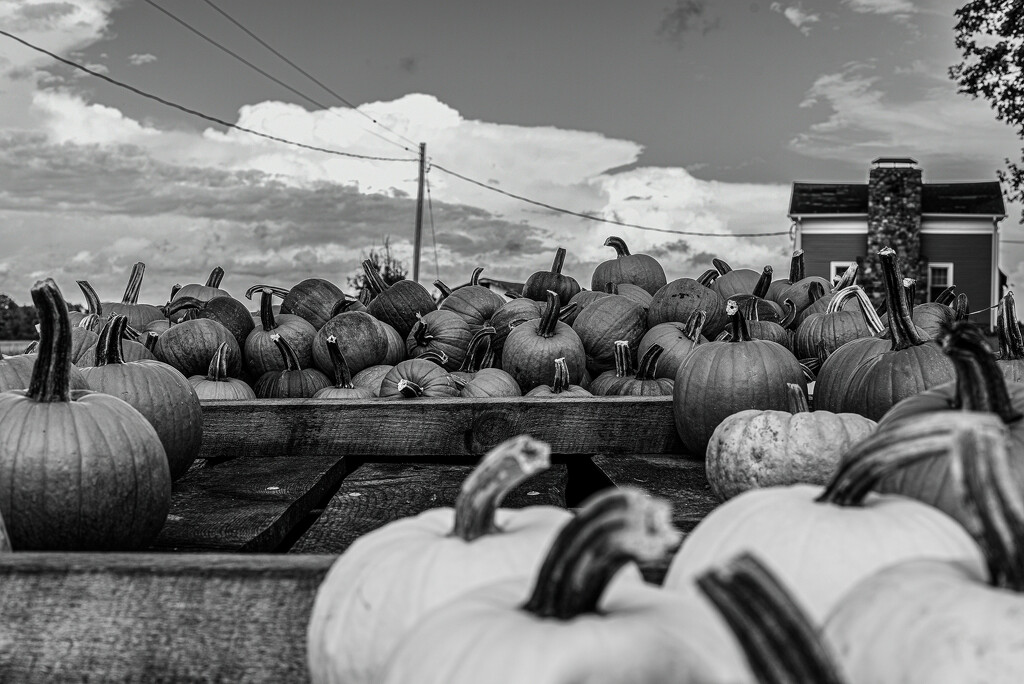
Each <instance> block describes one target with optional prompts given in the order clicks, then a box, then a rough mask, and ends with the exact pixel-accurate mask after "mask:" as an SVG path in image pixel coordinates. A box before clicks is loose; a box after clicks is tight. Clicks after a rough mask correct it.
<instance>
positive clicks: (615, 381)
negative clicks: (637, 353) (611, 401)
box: [587, 340, 635, 397]
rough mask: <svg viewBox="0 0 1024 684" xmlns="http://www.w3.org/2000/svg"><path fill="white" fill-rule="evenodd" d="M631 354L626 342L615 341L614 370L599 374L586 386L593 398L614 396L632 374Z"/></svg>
mask: <svg viewBox="0 0 1024 684" xmlns="http://www.w3.org/2000/svg"><path fill="white" fill-rule="evenodd" d="M633 356H634V354H633V352H632V351H630V348H629V341H628V340H615V368H613V369H612V370H606V371H605V372H603V373H601V374H600V375H598V376H597V377H595V378H594V379H593V380H591V381H590V384H589V385H588V386H587V389H588V390H589V391H590V392H591V394H593V395H594V396H595V397H608V396H614V395H615V394H616V391H617V390H618V388H619V386H620V385H621V384H622V383H624V382H625V381H626V379H627V378H629V377H630V376H632V375H633V374H634V372H635V371H634V365H633Z"/></svg>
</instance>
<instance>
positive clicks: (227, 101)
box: [0, 0, 1024, 304]
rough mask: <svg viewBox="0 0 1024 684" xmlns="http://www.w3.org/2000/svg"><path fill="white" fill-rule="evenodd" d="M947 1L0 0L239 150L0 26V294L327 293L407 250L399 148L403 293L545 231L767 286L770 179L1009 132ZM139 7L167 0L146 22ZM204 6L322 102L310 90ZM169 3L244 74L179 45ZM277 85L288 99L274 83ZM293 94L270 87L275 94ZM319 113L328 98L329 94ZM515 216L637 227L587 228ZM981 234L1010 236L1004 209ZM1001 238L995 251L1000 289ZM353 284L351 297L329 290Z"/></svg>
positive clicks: (942, 164) (929, 172)
mask: <svg viewBox="0 0 1024 684" xmlns="http://www.w3.org/2000/svg"><path fill="white" fill-rule="evenodd" d="M959 4H961V2H959V1H954V0H801V2H790V1H785V2H763V1H737V0H629V1H628V2H626V1H625V0H615V1H612V0H559V1H558V2H551V1H550V0H517V2H514V3H509V2H501V3H499V2H494V1H493V0H416V1H415V2H413V1H411V0H372V1H370V0H346V2H343V3H342V2H334V1H328V0H295V1H294V2H280V1H279V0H208V1H207V0H189V1H188V2H185V1H183V0H70V1H67V0H0V29H3V30H4V31H7V32H10V33H12V34H15V35H17V36H19V37H21V38H23V39H25V40H28V41H30V42H33V43H35V44H37V45H40V46H42V47H45V48H46V49H48V50H50V51H52V52H54V53H56V54H59V55H60V56H62V57H64V58H66V59H70V60H73V61H75V62H78V63H80V64H83V65H86V66H88V67H89V68H91V69H93V70H94V71H98V72H100V73H103V74H106V75H108V76H109V77H111V78H114V79H117V80H119V81H123V82H125V83H128V84H130V85H132V86H134V87H136V88H139V89H141V90H144V91H148V92H150V93H152V94H154V95H158V96H159V97H161V98H164V99H166V100H169V101H172V102H175V103H178V104H180V105H183V106H185V107H187V108H190V109H193V110H196V111H199V112H202V113H205V114H207V115H209V116H212V117H214V118H216V119H220V120H222V121H227V122H229V123H233V124H236V125H239V126H243V127H246V128H249V129H251V130H256V131H259V132H262V133H265V134H267V135H271V136H276V137H279V138H284V139H288V140H292V141H296V142H301V143H303V144H305V145H310V146H314V147H321V148H325V149H329V150H333V151H341V152H347V153H354V154H358V155H365V156H371V157H384V158H387V159H399V160H400V161H379V160H363V159H354V158H351V157H345V156H342V155H337V154H327V153H324V152H321V151H314V150H309V149H302V148H298V147H294V146H289V145H286V144H282V143H279V142H273V141H270V140H266V139H262V138H257V137H254V136H252V135H250V134H248V133H243V132H240V131H238V130H235V129H230V128H228V127H225V126H222V125H218V124H214V123H211V122H210V121H208V120H203V119H200V118H197V117H195V116H192V115H189V114H186V113H184V112H182V111H179V110H176V109H173V108H170V107H167V106H165V105H163V104H160V103H157V102H154V101H151V100H148V99H145V98H142V97H140V96H139V95H137V94H134V93H131V92H128V91H126V90H123V89H120V88H118V87H116V86H114V85H111V84H109V83H105V82H103V81H101V80H99V79H97V78H94V77H92V76H88V75H85V74H82V73H81V72H76V71H75V70H74V69H72V68H70V67H67V66H64V65H61V64H59V63H58V62H56V61H55V60H53V59H51V58H49V57H46V56H44V55H40V54H39V53H35V52H33V51H31V50H29V49H27V48H24V47H22V46H20V45H18V44H17V43H15V42H14V41H12V40H10V39H9V38H6V37H3V36H0V239H2V240H3V242H4V249H3V251H2V253H0V291H3V292H5V293H7V294H9V295H10V296H12V297H13V298H14V299H15V300H16V301H19V302H23V301H27V300H28V289H29V287H30V286H31V285H32V283H33V282H34V281H35V280H37V279H39V278H41V277H53V278H55V279H56V280H57V282H58V284H60V286H61V289H62V290H63V291H64V293H65V295H66V296H67V297H68V299H69V300H71V301H81V299H82V298H81V296H80V294H79V293H78V291H77V288H76V287H75V281H76V280H80V279H88V280H89V281H90V282H91V283H92V284H93V285H94V286H95V288H96V289H97V290H98V292H99V293H100V295H101V298H103V299H105V300H116V299H119V298H120V296H121V293H122V291H123V290H124V286H125V282H126V280H127V277H128V273H129V270H130V268H131V265H132V264H133V263H135V262H136V261H143V262H145V263H146V265H147V270H146V278H145V281H144V284H143V289H142V300H143V301H147V302H151V303H157V304H160V303H163V302H164V301H166V299H167V296H168V294H169V290H170V287H171V285H173V284H175V283H181V284H185V283H190V282H203V281H205V279H206V276H207V274H208V273H209V271H210V270H211V269H212V268H214V267H215V266H222V267H223V268H224V269H225V271H226V276H225V278H224V282H223V286H224V287H225V288H226V289H227V290H228V291H229V292H231V293H232V294H234V295H235V296H236V297H242V293H243V292H244V291H245V289H247V288H248V287H249V286H250V285H253V284H255V283H265V282H269V283H271V284H275V285H281V286H284V287H288V286H290V285H293V284H295V283H296V282H298V281H299V280H301V279H303V278H307V277H314V276H316V277H324V278H328V279H330V280H333V281H334V282H336V283H338V284H340V285H342V286H343V287H345V286H346V280H347V278H348V277H349V276H351V275H354V274H355V273H356V272H357V271H358V268H359V263H360V261H361V259H362V258H364V257H365V256H366V254H367V253H368V252H369V250H370V249H374V248H376V249H379V248H380V246H381V245H382V241H383V240H384V239H385V237H387V238H388V239H389V240H390V243H391V245H392V247H393V249H394V252H395V254H396V255H397V256H398V257H399V258H401V259H402V260H404V261H405V262H406V263H410V262H411V259H412V253H413V234H414V223H415V210H416V202H415V197H416V192H417V172H418V165H417V163H416V161H415V158H416V155H417V154H418V150H417V143H419V142H424V143H426V145H427V156H428V161H429V163H430V165H431V166H430V170H429V173H428V174H427V183H428V187H429V193H428V198H429V202H428V207H427V210H426V212H425V218H424V239H423V249H422V260H421V273H420V280H421V282H423V283H424V284H425V285H428V286H429V284H430V283H431V282H433V280H434V279H435V278H437V277H440V279H442V280H444V281H445V282H448V283H449V284H458V283H462V282H465V281H466V279H467V278H468V276H469V274H470V273H471V271H472V270H473V268H474V267H476V266H482V267H484V269H485V270H484V276H490V277H494V278H499V279H505V280H515V281H522V280H524V279H525V278H526V277H527V276H528V275H529V274H530V273H532V272H534V271H537V270H544V269H546V268H548V267H549V265H550V263H551V259H552V257H553V255H554V252H555V250H556V248H558V247H565V248H566V249H567V251H568V256H567V258H566V262H565V269H564V270H565V272H566V273H568V274H569V275H572V276H574V277H576V278H578V279H579V280H580V281H581V283H582V284H583V285H584V286H585V287H586V286H589V284H590V275H591V273H592V272H593V269H594V267H595V266H596V265H597V264H598V263H599V262H601V261H603V260H605V259H608V258H611V257H612V256H613V252H612V251H611V250H610V248H607V247H603V246H602V243H603V242H604V239H605V238H606V237H607V236H609V235H618V236H621V237H622V238H624V239H625V241H626V242H627V244H628V245H629V247H630V249H631V250H632V251H633V252H645V253H648V254H652V255H654V256H656V257H657V258H658V259H659V260H661V261H662V263H663V264H664V266H665V269H666V272H667V274H668V277H669V279H673V278H678V277H682V276H690V277H695V276H696V275H697V274H699V273H701V272H703V271H704V270H705V269H706V268H708V267H710V262H711V259H712V258H713V257H715V256H720V257H722V258H724V259H726V261H728V262H729V263H730V264H732V265H733V266H734V267H750V268H757V269H760V267H761V266H763V265H764V264H772V265H773V266H774V267H775V268H776V271H777V272H779V273H780V274H782V273H785V272H786V269H787V264H788V256H789V254H790V251H791V249H792V244H791V242H790V239H789V237H788V236H787V235H779V236H767V237H759V238H751V237H737V235H744V234H748V233H771V232H782V233H785V232H786V231H788V229H789V226H790V221H789V219H788V218H787V217H786V211H787V207H788V202H789V195H790V188H791V184H792V182H793V181H842V182H866V179H867V173H868V168H869V166H870V161H871V160H872V159H874V158H876V157H879V156H899V157H903V156H909V157H912V158H914V159H916V160H918V161H919V162H920V165H921V168H922V169H923V171H924V178H925V181H926V182H928V181H936V182H937V181H951V180H995V178H996V170H997V169H998V168H1000V167H1001V165H1002V163H1003V160H1004V158H1006V157H1008V156H1009V157H1012V158H1016V157H1017V155H1018V154H1019V151H1020V148H1021V145H1022V143H1021V141H1020V140H1019V139H1017V138H1016V137H1015V136H1014V134H1013V131H1012V130H1011V129H1010V128H1009V127H1008V126H1006V125H1005V124H1003V123H1001V122H999V121H997V120H996V119H995V115H994V113H993V112H992V110H991V109H990V107H989V106H988V104H987V103H986V102H984V101H981V100H972V99H971V98H969V97H967V96H965V95H961V94H958V93H957V92H956V85H955V84H954V83H953V82H952V81H950V80H949V78H948V77H947V75H946V71H947V69H948V67H949V66H950V65H952V64H954V63H955V62H956V61H958V57H959V55H958V53H957V51H956V48H955V46H954V44H953V26H954V24H955V17H954V11H955V10H956V8H957V6H958V5H959ZM160 8H162V9H163V10H166V13H165V12H161V10H160ZM218 8H219V9H220V10H222V11H223V12H224V13H226V14H227V15H229V16H230V17H231V18H233V19H234V20H236V21H237V22H238V23H240V24H242V25H243V26H244V27H245V28H247V29H248V30H249V31H250V32H251V33H253V34H255V35H256V36H258V37H259V38H260V39H262V40H263V41H264V42H265V43H267V44H269V45H270V46H271V47H273V48H274V49H275V50H276V51H278V52H279V53H281V54H282V55H284V56H285V57H287V58H288V59H289V60H290V61H292V62H293V63H295V64H297V65H299V66H300V67H301V68H302V69H303V70H304V71H306V72H307V73H308V74H310V75H312V76H313V77H315V78H316V79H317V80H319V81H320V82H321V83H322V84H324V85H326V86H327V87H328V88H329V89H330V90H331V91H333V93H331V92H328V91H327V90H325V89H323V88H321V87H320V86H318V85H317V84H316V83H314V82H312V81H310V80H308V79H307V78H306V77H305V76H304V75H302V74H301V73H300V72H298V71H296V70H295V69H293V68H292V67H291V66H289V65H288V64H286V63H285V62H283V61H281V60H280V59H279V58H278V57H277V56H275V55H274V54H273V53H272V52H270V51H268V50H267V49H266V48H264V47H263V46H261V45H260V44H259V43H258V42H256V41H255V40H253V39H252V38H251V37H250V36H248V35H247V34H246V33H245V32H243V31H242V30H241V29H240V28H239V27H238V26H236V25H234V24H232V23H231V21H229V20H228V18H226V17H225V16H224V14H221V13H219V12H218V11H217V9H218ZM167 13H171V14H173V15H174V16H176V17H177V18H178V19H180V20H181V21H183V22H185V23H187V24H189V25H191V26H193V27H194V28H196V29H198V30H199V31H201V32H203V33H204V34H206V35H207V36H209V37H210V38H212V39H214V40H215V41H217V42H218V43H220V44H221V45H223V46H224V47H225V48H227V49H229V50H231V51H234V52H235V53H237V54H238V55H240V56H242V57H243V58H245V59H246V60H248V61H250V62H251V63H253V64H255V65H256V66H258V67H259V68H260V69H262V70H264V71H266V72H267V73H269V74H270V75H271V76H273V77H274V78H276V79H278V80H279V81H280V82H281V83H283V84H285V85H284V86H282V85H281V84H280V83H275V82H274V81H273V80H270V79H269V78H267V77H266V76H264V75H261V74H259V73H257V72H256V71H254V70H252V69H250V68H249V67H248V66H246V65H245V64H243V63H242V62H240V61H237V60H236V59H235V58H233V57H232V56H230V55H229V54H226V53H225V52H223V51H221V50H219V49H218V48H216V47H214V46H213V45H211V44H210V43H208V42H205V41H204V40H203V39H202V38H201V37H199V36H197V35H196V34H195V33H193V32H190V31H189V30H188V29H187V28H186V27H185V26H183V25H182V24H181V23H179V22H176V21H175V19H174V18H172V17H171V16H168V14H167ZM285 86H287V87H285ZM296 91H297V92H296ZM337 96H340V97H341V98H343V99H344V100H345V102H342V101H341V100H339V99H338V98H337ZM444 170H448V171H454V172H456V173H458V174H461V175H463V176H466V177H468V178H471V179H474V180H476V181H478V182H480V183H483V184H486V185H490V186H492V187H494V188H498V189H500V190H503V191H504V192H507V193H512V194H515V195H519V196H522V197H526V198H529V199H532V200H535V201H536V202H539V203H541V204H546V205H550V206H553V207H558V208H563V209H568V210H571V211H573V212H577V213H582V214H586V215H592V216H598V217H604V218H607V219H612V220H618V221H623V222H627V223H634V224H639V225H641V226H645V227H648V228H657V229H660V230H661V231H682V232H698V233H710V234H711V235H708V236H687V235H680V234H673V233H671V232H659V231H655V230H642V229H639V228H631V227H623V226H615V225H610V224H606V223H599V222H596V221H590V220H587V219H585V218H581V217H579V216H573V215H568V214H564V213H560V212H556V211H553V210H551V209H548V208H545V207H542V206H538V205H536V204H530V203H526V202H522V201H520V200H518V199H515V198H512V197H509V196H508V195H504V194H501V193H498V192H494V191H493V190H489V189H487V188H484V187H480V186H479V185H476V184H473V183H469V182H467V181H465V180H462V179H460V178H458V177H456V176H453V175H450V174H448V173H446V172H445V171H444ZM1008 208H1009V213H1010V216H1009V217H1008V218H1007V219H1006V220H1005V221H1004V222H1003V224H1002V233H1003V237H1004V239H1007V240H1024V227H1022V226H1020V225H1019V221H1020V215H1021V208H1020V207H1019V206H1015V205H1011V206H1009V207H1008ZM1022 261H1024V244H1014V243H1007V244H1005V245H1004V246H1003V249H1002V264H1001V265H1002V268H1003V270H1004V271H1006V272H1007V273H1008V274H1009V275H1010V283H1011V285H1014V284H1015V283H1016V282H1021V283H1024V267H1022V265H1021V262H1022ZM345 289H347V290H349V291H351V288H348V287H345Z"/></svg>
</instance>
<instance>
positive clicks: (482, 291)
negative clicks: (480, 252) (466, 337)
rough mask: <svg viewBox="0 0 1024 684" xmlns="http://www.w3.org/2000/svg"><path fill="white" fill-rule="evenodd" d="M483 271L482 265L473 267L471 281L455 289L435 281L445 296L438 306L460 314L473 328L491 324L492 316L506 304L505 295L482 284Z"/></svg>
mask: <svg viewBox="0 0 1024 684" xmlns="http://www.w3.org/2000/svg"><path fill="white" fill-rule="evenodd" d="M483 271H484V269H483V268H480V267H477V268H475V269H473V275H472V276H470V278H469V283H468V284H467V285H462V286H460V287H457V288H455V289H454V290H451V289H448V287H447V286H445V284H444V283H442V282H441V281H436V282H435V283H434V286H435V287H437V288H438V289H439V290H441V294H442V296H443V298H442V299H441V304H440V305H439V306H438V308H439V309H440V310H442V311H451V312H453V313H455V314H458V315H459V317H461V318H462V319H463V320H464V321H466V323H468V324H469V326H470V328H471V329H473V330H476V329H477V328H481V327H483V326H485V325H490V324H491V318H493V317H494V314H495V313H497V311H498V309H500V308H501V307H502V306H504V305H505V299H504V298H503V297H501V296H500V295H498V294H496V293H494V292H491V290H490V288H486V287H484V286H483V285H481V284H480V274H481V273H483Z"/></svg>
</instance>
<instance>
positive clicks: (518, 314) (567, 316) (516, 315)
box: [491, 293, 607, 363]
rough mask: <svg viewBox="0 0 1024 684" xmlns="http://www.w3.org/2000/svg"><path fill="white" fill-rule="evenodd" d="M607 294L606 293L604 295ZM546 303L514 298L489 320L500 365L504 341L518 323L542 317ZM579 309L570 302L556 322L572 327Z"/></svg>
mask: <svg viewBox="0 0 1024 684" xmlns="http://www.w3.org/2000/svg"><path fill="white" fill-rule="evenodd" d="M604 294H607V293H604ZM545 304H546V302H538V301H534V300H532V299H527V298H525V297H516V298H513V299H511V300H509V301H507V302H505V305H504V306H502V307H501V308H500V309H498V311H497V312H496V313H495V314H494V316H493V317H492V318H491V327H493V328H494V338H493V339H492V340H491V348H492V349H493V351H494V358H495V359H497V360H498V362H499V363H500V361H501V355H502V352H504V350H505V339H506V338H507V337H508V334H509V333H510V332H511V331H512V328H514V327H515V326H516V325H517V324H518V323H519V322H520V321H530V320H533V319H536V318H540V317H541V316H543V315H544V305H545ZM580 309H581V307H579V306H577V304H576V302H573V301H570V302H569V303H567V304H566V305H565V306H563V307H562V309H561V310H560V311H559V314H558V320H560V321H562V322H563V323H566V324H567V325H572V321H573V320H574V319H575V317H576V315H577V314H578V313H579V312H580Z"/></svg>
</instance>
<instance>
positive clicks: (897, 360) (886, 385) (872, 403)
mask: <svg viewBox="0 0 1024 684" xmlns="http://www.w3.org/2000/svg"><path fill="white" fill-rule="evenodd" d="M878 256H879V259H880V260H881V267H882V276H883V282H884V283H885V292H886V301H888V302H890V306H889V314H890V316H889V319H890V327H889V334H890V336H891V339H892V345H891V347H890V350H889V351H885V352H882V353H881V354H879V355H878V356H876V357H875V358H873V359H871V360H869V361H865V362H864V363H862V364H860V365H859V366H858V367H857V369H856V370H855V371H854V372H853V375H852V376H851V377H850V384H849V386H848V387H847V391H846V397H845V399H844V400H843V402H842V407H843V408H842V411H843V412H846V413H859V414H861V415H862V416H867V417H868V418H871V419H872V420H878V419H879V418H881V417H882V416H883V415H884V414H885V412H886V411H888V410H889V409H890V408H892V407H893V406H894V405H895V404H896V403H897V402H899V401H900V400H901V399H905V398H906V397H909V396H910V395H912V394H917V393H918V392H921V391H922V390H926V389H928V388H929V387H934V386H935V385H941V384H942V383H944V382H949V381H950V380H952V379H953V378H954V377H955V375H956V373H955V371H954V369H953V364H952V363H951V362H950V360H949V359H948V358H947V357H946V355H945V354H943V353H942V350H941V349H940V348H939V346H938V345H937V344H935V343H934V342H931V341H929V339H928V338H926V337H925V336H924V335H922V334H921V331H920V330H918V329H917V328H916V327H915V324H914V322H913V320H912V319H911V317H910V309H909V304H908V302H907V297H906V292H905V291H904V290H903V288H902V287H900V279H899V264H898V261H897V258H896V252H895V251H894V250H892V249H891V248H889V247H886V248H884V249H882V250H881V251H879V253H878Z"/></svg>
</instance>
